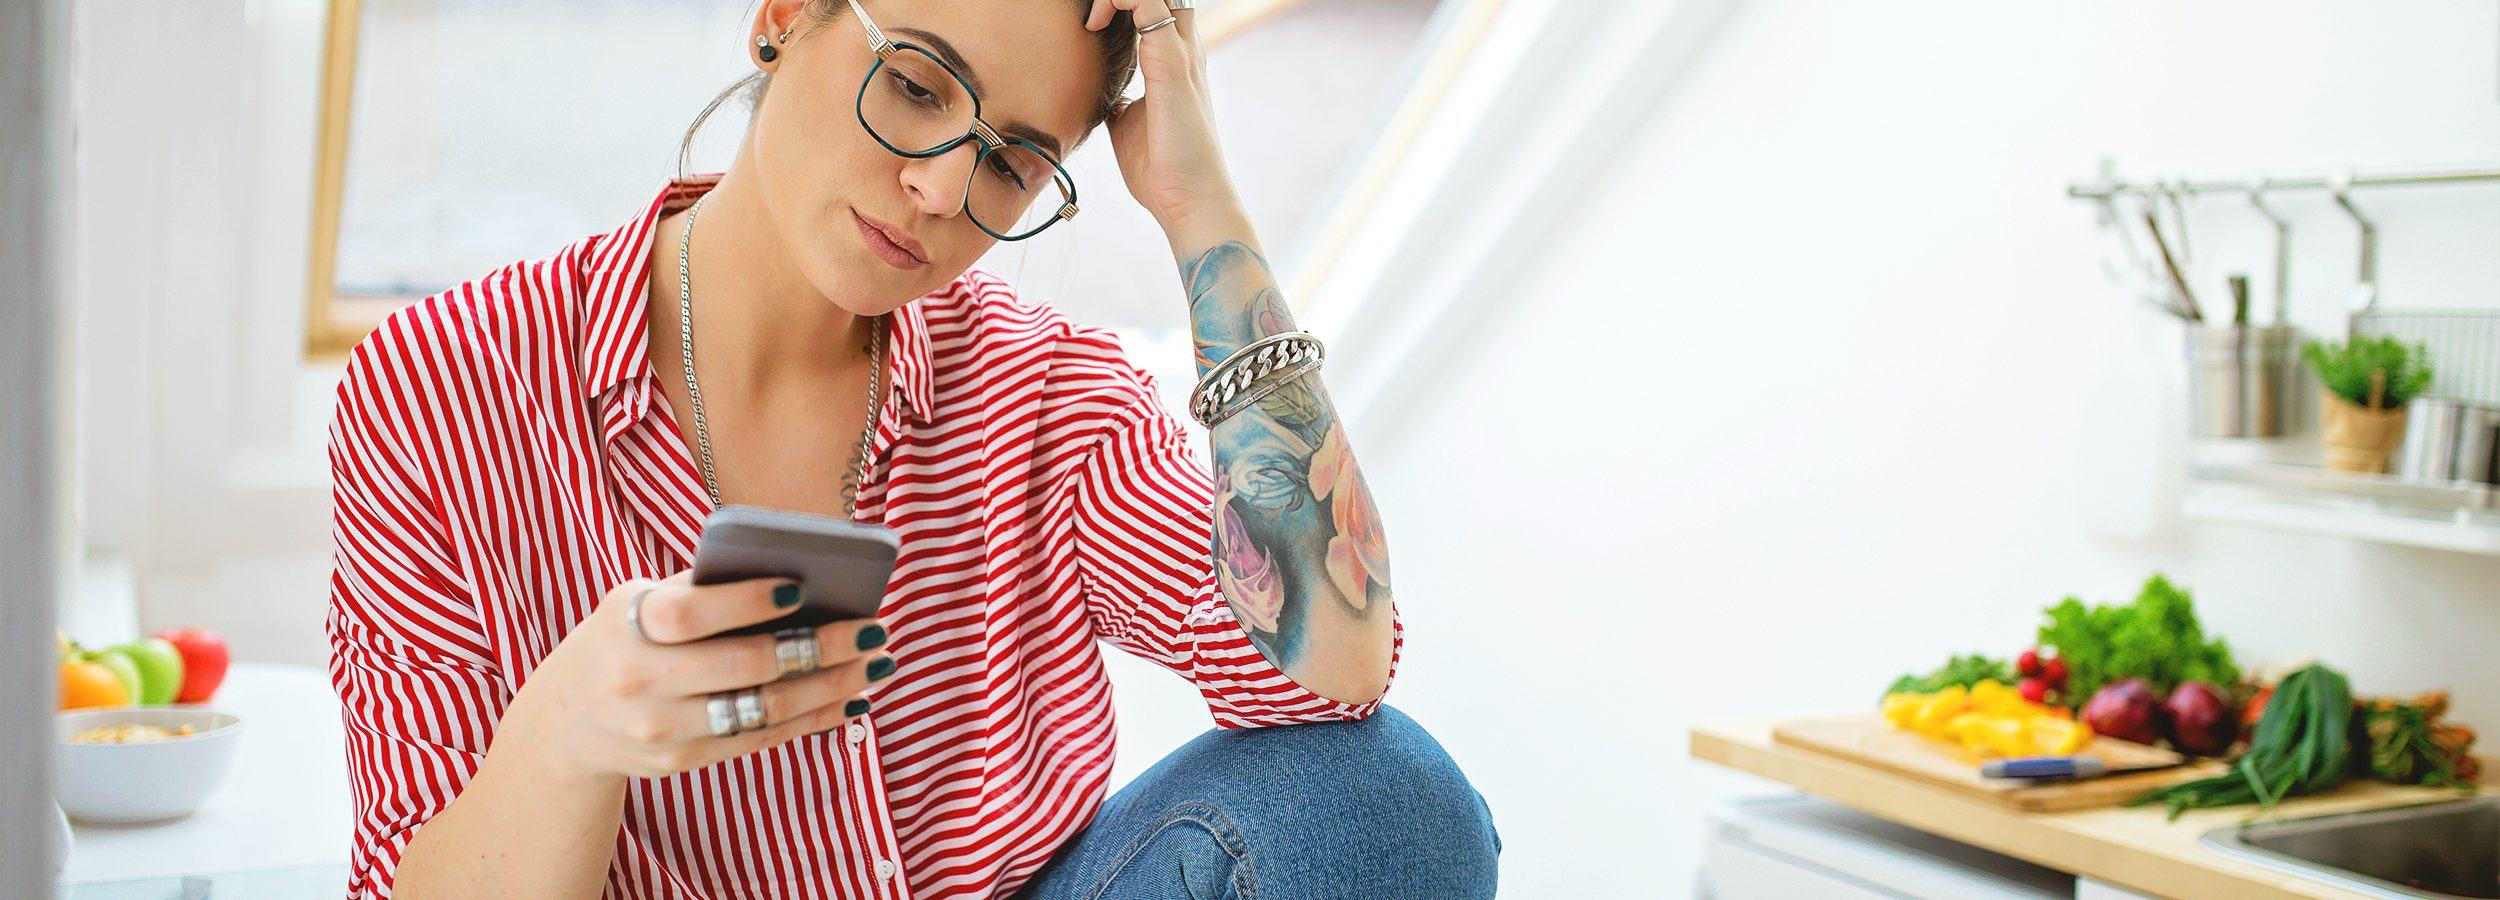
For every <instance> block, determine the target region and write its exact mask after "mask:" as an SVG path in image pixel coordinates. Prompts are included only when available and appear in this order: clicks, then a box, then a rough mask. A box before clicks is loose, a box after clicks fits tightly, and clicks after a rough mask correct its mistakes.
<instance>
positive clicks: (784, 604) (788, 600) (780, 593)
mask: <svg viewBox="0 0 2500 900" xmlns="http://www.w3.org/2000/svg"><path fill="white" fill-rule="evenodd" d="M773 605H774V606H778V607H781V608H782V609H789V608H790V607H793V606H797V605H799V586H798V585H796V584H782V585H775V586H774V587H773Z"/></svg>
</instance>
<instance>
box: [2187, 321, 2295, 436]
mask: <svg viewBox="0 0 2500 900" xmlns="http://www.w3.org/2000/svg"><path fill="white" fill-rule="evenodd" d="M2187 357H2188V430H2189V432H2190V433H2191V434H2194V435H2195V436H2197V437H2214V438H2241V437H2278V436H2281V435H2282V434H2283V430H2284V424H2285V421H2284V420H2285V418H2286V417H2285V416H2284V414H2283V408H2284V401H2285V399H2286V398H2287V397H2289V396H2290V394H2291V389H2290V388H2291V381H2292V377H2293V375H2294V374H2295V372H2296V369H2295V368H2294V366H2295V359H2294V355H2293V353H2292V328H2291V326H2288V325H2266V326H2244V325H2226V326H2221V327H2216V328H2189V329H2188V343H2187Z"/></svg>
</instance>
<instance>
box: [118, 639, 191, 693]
mask: <svg viewBox="0 0 2500 900" xmlns="http://www.w3.org/2000/svg"><path fill="white" fill-rule="evenodd" d="M110 652H114V653H119V654H121V655H123V656H127V657H129V658H130V662H131V663H132V664H133V665H136V666H138V667H139V688H140V689H139V692H138V693H135V694H132V695H131V698H132V700H133V701H135V702H138V703H150V704H154V703H172V702H174V695H175V694H179V693H182V651H180V650H176V649H174V645H173V642H171V641H168V640H165V639H164V638H160V637H149V638H140V639H138V640H135V641H131V642H130V643H127V644H122V645H119V646H116V647H113V648H111V650H110Z"/></svg>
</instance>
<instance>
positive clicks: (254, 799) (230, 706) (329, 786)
mask: <svg viewBox="0 0 2500 900" xmlns="http://www.w3.org/2000/svg"><path fill="white" fill-rule="evenodd" d="M209 705H210V706H211V707H213V708H216V709H219V710H223V711H225V712H229V713H233V714H234V715H235V716H237V717H238V718H241V719H242V720H243V723H242V727H243V733H242V734H241V735H240V736H239V737H238V744H239V745H238V746H237V747H236V749H235V757H234V768H233V770H232V771H231V772H229V773H228V774H227V777H226V782H225V785H224V786H223V787H220V788H218V789H217V792H216V793H214V794H210V795H209V797H208V799H207V800H206V801H204V802H202V803H201V804H200V808H199V809H197V810H195V811H193V812H192V813H191V814H190V815H187V816H183V817H181V818H178V819H172V820H168V821H164V822H157V823H153V824H147V825H87V824H82V823H75V822H73V823H72V832H73V835H74V836H73V838H72V844H71V846H70V851H69V860H68V863H67V864H66V865H65V866H64V867H63V869H62V872H61V883H62V884H64V885H76V884H82V883H89V882H107V881H129V880H135V879H162V878H176V877H181V876H195V875H209V874H214V873H224V872H241V871H249V870H269V869H305V868H309V867H339V871H340V872H342V873H344V871H345V870H344V867H345V865H346V863H347V851H348V847H349V843H350V840H351V838H352V837H353V832H352V831H351V826H352V822H351V821H350V818H349V812H350V810H349V808H348V794H347V755H346V743H345V742H346V732H345V730H344V729H343V728H342V727H341V726H340V724H339V704H338V695H336V694H334V693H332V692H331V690H330V680H329V675H328V673H325V672H323V671H322V670H320V669H318V668H315V667H312V666H297V665H273V664H266V663H236V664H234V667H233V668H232V669H231V670H229V671H228V672H227V674H226V683H225V685H224V686H222V687H220V688H219V689H218V692H217V696H216V698H215V699H213V700H212V701H211V702H210V703H209ZM341 877H342V879H343V878H344V875H343V874H342V876H341ZM345 889H346V882H345V881H344V880H341V881H340V882H339V883H338V884H336V885H334V886H332V888H331V890H329V891H328V892H326V893H327V894H329V895H335V894H336V893H337V892H338V891H342V890H345ZM73 893H76V894H78V895H80V896H87V895H89V894H92V893H93V892H73Z"/></svg>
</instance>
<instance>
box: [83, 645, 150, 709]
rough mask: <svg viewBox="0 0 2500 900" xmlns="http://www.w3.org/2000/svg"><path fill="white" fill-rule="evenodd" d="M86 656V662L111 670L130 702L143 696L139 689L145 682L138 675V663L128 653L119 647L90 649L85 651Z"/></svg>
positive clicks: (137, 700) (134, 701) (144, 685)
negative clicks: (128, 696)
mask: <svg viewBox="0 0 2500 900" xmlns="http://www.w3.org/2000/svg"><path fill="white" fill-rule="evenodd" d="M86 658H87V661H88V662H92V663H95V664H96V665H100V666H103V667H104V668H105V670H106V671H109V672H112V673H113V677H114V678H115V679H118V680H120V681H121V683H122V690H123V691H124V692H125V693H128V694H129V695H130V702H132V703H137V702H139V698H140V697H141V696H143V694H142V692H141V689H142V688H144V687H146V685H147V682H146V681H145V680H143V679H141V678H140V677H139V664H138V663H136V662H133V661H131V659H130V656H129V655H128V654H125V653H123V652H121V648H119V647H112V648H108V649H104V650H90V651H87V653H86Z"/></svg>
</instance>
